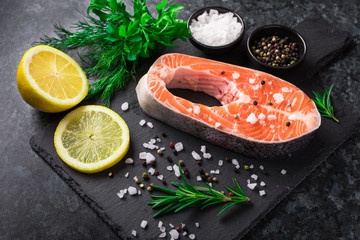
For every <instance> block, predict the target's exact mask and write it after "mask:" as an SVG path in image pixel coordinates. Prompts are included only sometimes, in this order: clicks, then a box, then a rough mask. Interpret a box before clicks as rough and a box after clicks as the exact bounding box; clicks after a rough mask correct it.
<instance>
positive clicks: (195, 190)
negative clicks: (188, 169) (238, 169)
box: [148, 164, 250, 218]
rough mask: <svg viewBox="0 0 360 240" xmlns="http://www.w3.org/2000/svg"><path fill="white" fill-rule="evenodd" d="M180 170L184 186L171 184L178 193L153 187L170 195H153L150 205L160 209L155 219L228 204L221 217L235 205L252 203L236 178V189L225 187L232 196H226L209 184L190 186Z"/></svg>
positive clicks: (234, 180) (221, 211)
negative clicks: (193, 208) (188, 209)
mask: <svg viewBox="0 0 360 240" xmlns="http://www.w3.org/2000/svg"><path fill="white" fill-rule="evenodd" d="M179 168H180V173H181V178H182V180H183V181H184V184H182V183H178V182H172V183H171V184H172V185H174V186H175V187H177V188H178V190H177V191H173V190H170V189H167V188H164V187H160V186H156V185H153V186H151V187H152V188H153V189H155V190H159V191H161V192H164V193H167V194H168V195H165V196H161V195H160V196H159V195H151V197H153V198H155V200H153V201H150V202H148V204H149V205H152V208H159V209H160V210H159V211H158V212H157V213H155V215H154V218H156V217H158V216H160V215H163V214H165V213H168V212H174V213H177V212H179V211H181V210H182V209H184V208H187V207H197V208H201V209H204V208H206V207H208V206H211V205H215V204H220V203H226V204H225V205H224V206H223V208H222V209H221V210H220V212H219V213H218V214H217V216H219V215H220V214H222V213H223V212H224V211H225V210H226V209H228V208H230V207H231V206H233V205H235V204H238V203H241V202H248V201H250V198H248V197H246V196H245V193H244V192H243V190H242V189H241V188H240V185H239V183H238V182H237V180H236V179H235V178H233V183H234V186H235V188H230V187H227V186H225V188H226V189H227V190H228V191H229V193H231V195H229V196H226V195H225V194H224V193H223V192H221V191H219V190H216V189H215V188H213V187H211V186H210V185H209V184H208V183H207V184H206V185H190V184H189V183H188V182H187V181H186V179H185V176H184V174H183V172H182V170H181V166H180V164H179Z"/></svg>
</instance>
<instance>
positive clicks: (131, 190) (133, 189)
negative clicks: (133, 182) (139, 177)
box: [128, 186, 137, 196]
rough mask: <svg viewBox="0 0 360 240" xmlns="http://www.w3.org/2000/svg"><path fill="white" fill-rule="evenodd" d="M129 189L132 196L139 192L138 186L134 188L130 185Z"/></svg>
mask: <svg viewBox="0 0 360 240" xmlns="http://www.w3.org/2000/svg"><path fill="white" fill-rule="evenodd" d="M128 191H129V194H130V195H131V196H132V195H135V194H137V190H136V188H134V187H131V186H130V187H129V188H128Z"/></svg>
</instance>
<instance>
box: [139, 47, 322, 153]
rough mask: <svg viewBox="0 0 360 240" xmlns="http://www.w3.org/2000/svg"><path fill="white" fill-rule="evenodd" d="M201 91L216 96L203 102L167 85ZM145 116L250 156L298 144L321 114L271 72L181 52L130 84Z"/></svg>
mask: <svg viewBox="0 0 360 240" xmlns="http://www.w3.org/2000/svg"><path fill="white" fill-rule="evenodd" d="M171 88H182V89H190V90H193V91H202V92H204V93H206V94H208V95H210V96H212V97H214V98H216V99H217V100H219V101H220V103H221V104H222V106H214V107H209V106H206V105H202V104H198V103H193V102H191V101H189V100H187V99H183V98H181V97H178V96H174V95H173V94H171V93H170V92H169V91H168V89H171ZM136 93H137V97H138V101H139V104H140V107H141V108H142V109H143V110H144V111H145V112H146V113H147V114H148V115H150V116H152V117H154V118H156V119H158V120H160V121H163V122H165V123H166V124H168V125H170V126H172V127H175V128H177V129H180V130H182V131H184V132H187V133H189V134H192V135H195V136H196V137H199V138H202V139H205V140H207V141H209V142H211V143H214V144H216V145H219V146H222V147H225V148H228V149H231V150H234V151H237V152H240V153H242V154H244V155H247V156H250V157H256V158H272V157H275V156H280V155H285V154H289V153H292V152H294V151H296V150H298V149H299V148H300V147H301V146H304V144H306V143H307V142H309V140H310V139H311V136H312V135H314V134H313V133H314V132H315V130H316V129H318V128H319V126H320V123H321V117H320V114H319V112H318V111H317V108H316V106H315V104H314V102H313V101H312V100H311V99H310V98H309V97H308V96H307V95H306V94H305V93H304V92H303V91H301V90H300V89H299V88H297V87H296V86H294V85H293V84H291V83H289V82H286V81H284V80H282V79H280V78H277V77H275V76H273V75H270V74H267V73H264V72H261V71H256V70H253V69H249V68H244V67H239V66H235V65H231V64H226V63H222V62H217V61H213V60H209V59H203V58H198V57H193V56H188V55H183V54H167V55H163V56H161V57H160V58H159V59H157V60H156V61H155V63H154V64H153V65H152V66H151V67H150V69H149V71H148V73H147V74H146V75H144V76H143V77H142V78H141V80H140V81H139V83H138V85H137V87H136Z"/></svg>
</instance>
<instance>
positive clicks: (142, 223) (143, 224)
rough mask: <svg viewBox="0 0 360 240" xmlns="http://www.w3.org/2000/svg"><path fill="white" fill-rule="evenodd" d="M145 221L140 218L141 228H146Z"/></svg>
mask: <svg viewBox="0 0 360 240" xmlns="http://www.w3.org/2000/svg"><path fill="white" fill-rule="evenodd" d="M147 223H148V222H147V221H145V220H142V222H141V224H140V226H141V227H142V228H146V226H147Z"/></svg>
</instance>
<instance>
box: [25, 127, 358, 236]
mask: <svg viewBox="0 0 360 240" xmlns="http://www.w3.org/2000/svg"><path fill="white" fill-rule="evenodd" d="M356 125H357V126H360V124H356ZM352 135H353V134H351V135H349V136H348V137H347V138H344V140H343V141H341V142H340V143H339V144H338V145H337V146H336V147H335V148H333V151H330V152H328V153H327V154H326V155H325V156H320V157H321V158H322V160H321V161H320V162H319V163H318V164H316V165H315V167H313V168H312V170H310V171H309V172H308V174H306V175H305V176H304V177H303V178H301V180H300V181H298V182H297V183H296V184H295V185H294V186H291V187H289V188H288V189H287V190H286V191H285V192H284V193H283V194H282V195H280V196H279V197H278V199H277V201H276V202H274V204H273V206H272V207H270V208H269V209H268V210H267V211H264V212H263V213H261V214H260V215H259V216H258V217H257V218H256V219H255V220H254V221H252V222H251V223H250V224H249V225H250V227H249V228H248V229H246V230H245V231H242V232H240V233H239V234H238V235H237V236H236V237H235V238H234V240H235V239H241V238H243V237H244V236H245V235H246V234H247V233H248V232H249V231H250V230H251V229H252V228H253V227H255V226H256V225H257V224H258V223H259V222H260V220H261V219H263V218H264V217H265V216H266V215H267V214H268V213H269V212H270V211H271V210H272V209H274V208H275V207H276V206H277V205H278V204H279V203H280V202H281V201H283V200H284V199H285V198H286V197H287V196H288V195H289V194H290V193H291V192H292V191H293V190H294V189H295V188H296V187H297V186H298V185H299V184H301V183H302V182H303V181H304V180H305V179H306V178H307V177H308V176H309V175H310V174H311V173H312V172H314V171H315V170H316V169H317V168H318V167H319V166H320V165H321V164H322V163H323V162H324V161H326V159H327V158H328V157H329V156H331V155H332V154H333V153H334V152H335V151H336V150H337V149H338V148H339V147H340V146H341V145H342V144H344V142H345V141H347V140H348V139H349V138H350V137H351V136H352ZM35 136H36V134H35V135H33V136H32V137H31V139H30V146H31V148H32V149H33V150H34V151H35V153H36V154H38V155H39V156H40V157H41V158H42V159H43V160H44V161H45V162H46V163H47V164H49V166H50V167H51V168H52V169H53V170H54V171H55V172H56V173H57V174H58V175H59V176H60V177H61V178H62V179H63V180H64V181H65V182H66V183H67V184H68V185H69V186H70V187H71V188H72V189H73V190H74V191H75V192H76V193H77V194H78V195H79V196H80V198H82V199H83V200H84V201H85V202H86V203H87V204H88V205H89V207H90V208H91V209H92V210H94V212H95V213H96V214H97V215H98V216H99V217H100V218H101V219H102V220H103V221H104V222H105V223H106V224H107V225H108V226H109V227H110V228H111V229H112V230H113V232H114V233H115V234H117V235H118V236H119V237H120V238H121V239H128V237H127V236H126V234H125V232H124V230H123V229H122V228H121V226H116V225H115V224H114V223H113V221H112V220H111V218H110V217H109V216H108V215H107V214H106V213H105V211H104V210H102V209H101V207H100V206H99V205H98V204H97V203H96V202H95V201H94V200H92V199H91V198H90V197H88V196H87V195H86V194H85V192H84V191H83V189H82V188H81V187H80V185H79V184H78V183H77V182H76V181H75V180H74V179H73V178H72V177H71V176H70V175H69V174H68V173H67V172H66V171H65V170H64V169H63V168H62V167H60V166H59V165H57V164H56V163H55V161H54V160H53V158H52V156H51V154H49V153H48V152H47V151H46V150H45V149H43V148H41V147H40V146H39V145H37V143H36V141H35Z"/></svg>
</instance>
